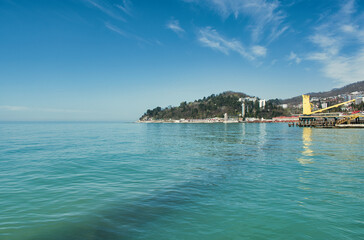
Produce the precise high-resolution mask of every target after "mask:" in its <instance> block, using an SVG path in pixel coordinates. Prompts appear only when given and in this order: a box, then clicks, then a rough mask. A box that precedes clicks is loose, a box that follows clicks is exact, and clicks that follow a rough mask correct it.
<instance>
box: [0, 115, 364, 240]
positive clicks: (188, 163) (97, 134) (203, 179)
mask: <svg viewBox="0 0 364 240" xmlns="http://www.w3.org/2000/svg"><path fill="white" fill-rule="evenodd" d="M363 142H364V130H363V129H319V128H299V127H288V125H287V124H285V123H236V124H233V123H231V124H224V123H218V124H168V123H120V122H11V123H10V122H2V123H0V239H4V240H18V239H19V240H20V239H21V240H28V239H32V240H53V239H57V240H58V239H59V240H73V239H75V240H88V239H90V240H91V239H92V240H111V239H115V240H118V239H148V240H149V239H150V240H154V239H158V240H162V239H191V240H193V239H198V240H201V239H340V240H342V239H355V240H357V239H364V148H363V147H364V144H363Z"/></svg>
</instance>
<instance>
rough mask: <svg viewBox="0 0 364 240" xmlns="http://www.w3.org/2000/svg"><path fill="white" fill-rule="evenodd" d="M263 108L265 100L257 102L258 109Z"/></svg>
mask: <svg viewBox="0 0 364 240" xmlns="http://www.w3.org/2000/svg"><path fill="white" fill-rule="evenodd" d="M264 107H265V99H261V100H259V108H264Z"/></svg>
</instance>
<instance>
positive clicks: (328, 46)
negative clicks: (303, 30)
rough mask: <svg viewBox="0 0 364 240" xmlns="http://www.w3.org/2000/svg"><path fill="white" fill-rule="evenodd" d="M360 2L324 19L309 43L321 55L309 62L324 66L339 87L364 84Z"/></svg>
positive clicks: (363, 26)
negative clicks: (357, 9) (358, 6)
mask: <svg viewBox="0 0 364 240" xmlns="http://www.w3.org/2000/svg"><path fill="white" fill-rule="evenodd" d="M355 13H356V1H355V0H349V1H346V2H345V3H344V4H343V5H341V8H340V9H339V11H338V12H336V13H334V14H332V15H328V16H325V17H324V18H322V19H320V22H319V24H318V25H317V26H316V27H315V29H314V33H313V34H312V35H311V36H310V37H309V40H310V41H311V42H312V43H313V44H314V45H315V46H316V47H317V51H314V52H311V53H309V54H308V55H307V57H306V58H307V59H308V60H313V61H317V62H319V63H321V64H322V72H323V73H324V75H325V76H326V77H328V78H331V79H334V80H335V81H336V82H338V83H339V85H344V84H348V83H352V82H356V81H361V80H364V68H363V66H364V22H363V21H361V20H362V19H363V16H356V14H355Z"/></svg>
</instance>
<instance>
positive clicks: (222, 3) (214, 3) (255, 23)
mask: <svg viewBox="0 0 364 240" xmlns="http://www.w3.org/2000/svg"><path fill="white" fill-rule="evenodd" d="M187 2H194V3H198V4H207V5H208V6H210V7H211V8H212V9H214V10H215V11H216V12H217V13H218V14H219V15H221V16H222V17H223V18H227V17H229V16H231V15H232V16H234V17H235V18H238V17H240V16H243V17H248V18H249V22H250V23H249V24H248V27H247V29H248V30H249V31H250V32H251V38H252V40H253V42H259V41H261V40H262V39H263V38H265V39H266V41H267V42H271V41H274V40H275V39H277V38H278V37H279V36H280V35H281V34H283V33H284V32H285V31H286V30H287V29H288V28H289V27H288V25H286V24H284V19H285V18H286V15H285V13H284V12H283V11H282V10H280V4H279V2H278V1H276V0H273V1H267V0H188V1H187ZM264 33H267V34H264ZM263 35H265V36H263Z"/></svg>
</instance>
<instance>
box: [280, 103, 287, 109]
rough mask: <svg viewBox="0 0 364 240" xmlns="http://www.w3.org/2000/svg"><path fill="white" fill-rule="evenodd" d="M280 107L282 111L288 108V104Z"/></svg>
mask: <svg viewBox="0 0 364 240" xmlns="http://www.w3.org/2000/svg"><path fill="white" fill-rule="evenodd" d="M280 106H281V107H282V108H283V109H286V108H288V104H286V103H285V104H281V105H280Z"/></svg>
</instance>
